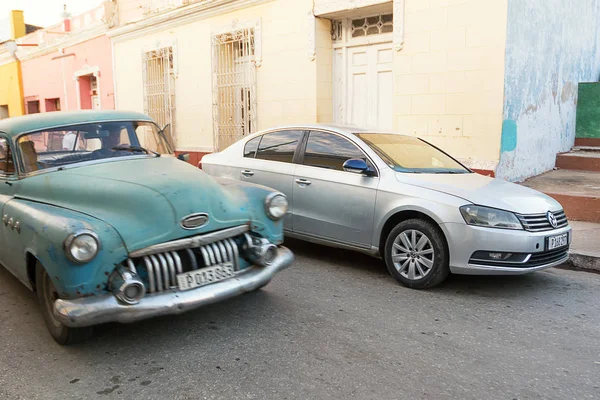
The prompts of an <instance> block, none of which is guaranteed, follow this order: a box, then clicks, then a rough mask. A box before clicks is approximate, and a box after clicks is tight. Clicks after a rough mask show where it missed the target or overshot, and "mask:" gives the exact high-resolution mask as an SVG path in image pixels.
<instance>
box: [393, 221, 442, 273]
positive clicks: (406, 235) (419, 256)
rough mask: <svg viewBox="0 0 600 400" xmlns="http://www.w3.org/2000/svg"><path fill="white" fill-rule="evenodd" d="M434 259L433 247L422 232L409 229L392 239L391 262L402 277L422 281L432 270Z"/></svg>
mask: <svg viewBox="0 0 600 400" xmlns="http://www.w3.org/2000/svg"><path fill="white" fill-rule="evenodd" d="M434 259H435V252H434V249H433V245H432V243H431V241H430V240H429V238H428V237H427V236H426V235H425V234H424V233H423V232H421V231H418V230H415V229H410V230H406V231H403V232H400V234H399V235H398V236H397V237H396V238H395V239H394V243H393V246H392V262H393V264H394V267H395V268H396V270H397V271H398V273H399V274H400V275H402V276H403V277H405V278H407V279H410V280H419V279H423V278H424V277H426V276H427V275H428V274H429V273H430V272H431V270H432V269H433V262H434Z"/></svg>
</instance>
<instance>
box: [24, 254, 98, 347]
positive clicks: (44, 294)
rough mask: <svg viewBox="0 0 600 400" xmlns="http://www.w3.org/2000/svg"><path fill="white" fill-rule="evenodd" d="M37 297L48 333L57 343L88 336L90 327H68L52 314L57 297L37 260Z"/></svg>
mask: <svg viewBox="0 0 600 400" xmlns="http://www.w3.org/2000/svg"><path fill="white" fill-rule="evenodd" d="M35 276H36V279H35V282H36V288H37V297H38V301H39V303H40V307H41V309H42V315H43V316H44V321H45V322H46V327H47V328H48V331H50V334H51V335H52V337H53V338H54V340H56V341H57V342H58V343H59V344H63V345H67V344H73V343H77V342H80V341H83V340H85V339H86V338H88V337H89V336H90V335H91V333H92V328H91V327H89V328H87V327H86V328H69V327H68V326H65V325H63V324H62V323H61V322H60V321H59V320H58V318H56V316H55V315H54V302H55V301H56V300H57V299H58V298H59V295H58V292H57V291H56V288H55V287H54V284H53V283H52V278H50V275H48V273H47V272H46V270H45V269H44V267H43V266H42V265H41V264H40V263H39V262H38V263H37V265H36V268H35Z"/></svg>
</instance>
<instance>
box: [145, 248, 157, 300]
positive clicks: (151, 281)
mask: <svg viewBox="0 0 600 400" xmlns="http://www.w3.org/2000/svg"><path fill="white" fill-rule="evenodd" d="M144 264H146V271H148V283H149V285H148V292H150V293H152V292H155V291H156V286H155V283H154V267H153V265H152V261H150V259H149V258H148V257H147V256H146V257H144Z"/></svg>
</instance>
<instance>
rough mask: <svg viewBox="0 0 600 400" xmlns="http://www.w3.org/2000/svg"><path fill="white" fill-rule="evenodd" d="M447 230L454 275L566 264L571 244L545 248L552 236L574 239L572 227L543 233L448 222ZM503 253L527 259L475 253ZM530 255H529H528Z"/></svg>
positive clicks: (505, 272)
mask: <svg viewBox="0 0 600 400" xmlns="http://www.w3.org/2000/svg"><path fill="white" fill-rule="evenodd" d="M444 231H445V233H446V237H447V238H448V247H449V250H450V270H451V271H452V273H455V274H468V275H521V274H526V273H529V272H534V271H539V270H543V269H546V268H550V267H554V266H557V265H560V264H563V263H565V262H566V261H567V260H568V258H569V255H568V250H569V248H568V246H566V247H562V248H559V249H556V250H550V251H549V250H546V241H547V238H548V237H550V236H556V235H562V234H565V233H566V234H568V241H569V244H570V242H571V239H572V235H571V227H570V226H565V227H564V228H559V229H554V230H551V231H544V232H529V231H523V230H507V229H492V228H482V227H476V226H470V225H466V224H458V223H454V224H445V225H444ZM477 251H482V252H486V251H487V252H504V253H513V254H523V255H525V258H524V260H526V261H525V262H520V263H507V262H492V261H484V260H479V259H475V258H474V257H473V256H474V254H475V252H477ZM527 255H529V257H527Z"/></svg>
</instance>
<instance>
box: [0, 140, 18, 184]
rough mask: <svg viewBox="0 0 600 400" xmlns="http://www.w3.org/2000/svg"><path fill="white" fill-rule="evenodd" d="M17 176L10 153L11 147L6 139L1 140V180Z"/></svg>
mask: <svg viewBox="0 0 600 400" xmlns="http://www.w3.org/2000/svg"><path fill="white" fill-rule="evenodd" d="M14 174H15V164H14V162H13V157H12V154H11V152H10V146H9V145H8V141H7V140H6V139H5V138H0V178H6V177H8V176H12V175H14Z"/></svg>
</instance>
